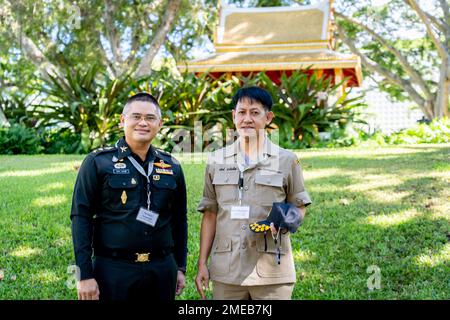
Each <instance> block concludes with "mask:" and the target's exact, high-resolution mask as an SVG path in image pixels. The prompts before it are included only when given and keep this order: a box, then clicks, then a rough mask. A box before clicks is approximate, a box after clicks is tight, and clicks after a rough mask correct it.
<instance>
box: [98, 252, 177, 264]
mask: <svg viewBox="0 0 450 320" xmlns="http://www.w3.org/2000/svg"><path fill="white" fill-rule="evenodd" d="M171 253H172V249H151V250H150V249H149V250H140V251H139V252H133V251H131V250H126V251H125V250H114V249H109V248H95V249H94V255H95V256H99V257H105V258H111V259H118V260H125V261H129V262H138V263H142V262H150V261H151V260H152V259H155V258H164V257H165V256H168V255H169V254H171Z"/></svg>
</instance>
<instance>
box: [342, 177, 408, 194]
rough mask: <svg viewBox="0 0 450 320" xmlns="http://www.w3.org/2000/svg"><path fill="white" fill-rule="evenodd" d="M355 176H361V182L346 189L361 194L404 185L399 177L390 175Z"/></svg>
mask: <svg viewBox="0 0 450 320" xmlns="http://www.w3.org/2000/svg"><path fill="white" fill-rule="evenodd" d="M355 176H359V179H358V181H359V182H358V183H355V184H351V185H349V186H347V187H346V188H345V189H346V190H348V191H353V192H361V191H367V190H373V189H377V188H382V187H393V186H396V185H399V184H401V183H402V180H401V179H400V178H399V177H396V176H393V175H388V174H379V175H371V174H365V175H364V176H362V175H361V174H360V173H359V174H358V173H356V174H355Z"/></svg>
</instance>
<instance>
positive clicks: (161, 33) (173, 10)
mask: <svg viewBox="0 0 450 320" xmlns="http://www.w3.org/2000/svg"><path fill="white" fill-rule="evenodd" d="M180 5H181V0H169V3H168V5H167V8H166V12H165V14H164V17H163V18H162V20H161V25H160V26H159V28H158V30H157V31H156V33H155V36H154V37H153V40H152V42H151V43H150V47H149V48H148V50H147V52H146V53H145V55H144V57H143V58H142V60H141V62H140V63H139V67H138V68H137V71H136V76H137V77H142V76H146V75H149V74H150V71H151V66H152V61H153V59H154V58H155V56H156V54H157V53H158V51H159V48H161V46H162V45H163V43H164V40H165V38H166V36H167V34H168V33H169V32H170V30H171V29H172V26H173V24H174V22H175V18H176V17H177V15H178V11H179V9H180Z"/></svg>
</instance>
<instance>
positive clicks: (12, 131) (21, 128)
mask: <svg viewBox="0 0 450 320" xmlns="http://www.w3.org/2000/svg"><path fill="white" fill-rule="evenodd" d="M39 142H40V141H39V135H38V134H37V132H36V131H35V130H33V129H31V128H27V127H26V126H25V125H23V124H19V123H13V124H12V125H11V127H9V128H8V127H3V128H0V153H1V154H36V153H39V152H40V151H41V150H42V147H41V146H40V143H39Z"/></svg>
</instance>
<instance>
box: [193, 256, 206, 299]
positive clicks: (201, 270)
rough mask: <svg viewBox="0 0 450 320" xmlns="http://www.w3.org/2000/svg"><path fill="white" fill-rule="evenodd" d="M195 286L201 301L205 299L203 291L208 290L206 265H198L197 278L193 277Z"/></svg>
mask: <svg viewBox="0 0 450 320" xmlns="http://www.w3.org/2000/svg"><path fill="white" fill-rule="evenodd" d="M195 286H196V287H197V291H198V293H200V296H201V297H202V299H203V300H205V299H206V297H205V292H204V291H203V290H209V271H208V267H207V266H206V263H202V264H199V266H198V272H197V276H196V277H195Z"/></svg>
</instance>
